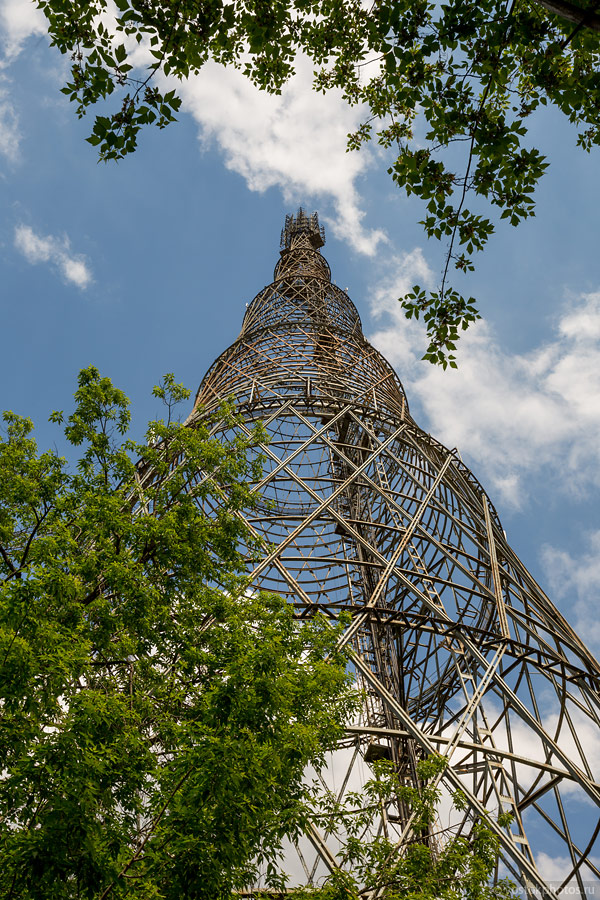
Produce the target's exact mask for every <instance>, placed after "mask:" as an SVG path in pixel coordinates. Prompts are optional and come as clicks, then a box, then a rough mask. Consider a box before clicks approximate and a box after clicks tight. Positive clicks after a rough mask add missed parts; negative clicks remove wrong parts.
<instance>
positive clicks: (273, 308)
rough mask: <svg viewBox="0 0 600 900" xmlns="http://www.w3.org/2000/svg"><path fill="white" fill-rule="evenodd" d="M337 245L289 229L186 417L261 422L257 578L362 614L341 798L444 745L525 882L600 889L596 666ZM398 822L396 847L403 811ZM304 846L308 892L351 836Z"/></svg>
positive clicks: (309, 607)
mask: <svg viewBox="0 0 600 900" xmlns="http://www.w3.org/2000/svg"><path fill="white" fill-rule="evenodd" d="M323 243H324V231H323V228H322V227H320V226H319V222H318V219H317V215H316V214H313V215H310V216H308V215H306V214H305V212H304V211H303V210H302V209H301V210H299V212H298V214H297V215H296V216H288V217H287V218H286V223H285V228H284V230H283V232H282V235H281V257H280V259H279V261H278V262H277V265H276V267H275V273H274V280H273V282H272V284H270V285H269V286H268V287H265V288H264V289H263V290H262V291H261V292H260V293H259V294H258V295H257V296H256V297H255V299H254V300H253V301H252V302H251V303H250V304H249V306H248V309H247V311H246V315H245V318H244V321H243V325H242V330H241V333H240V336H239V338H238V339H237V340H236V341H235V343H234V344H232V346H231V347H229V349H228V350H226V351H225V352H224V353H223V354H222V355H221V356H220V357H219V358H218V359H217V360H216V361H215V363H214V364H213V365H212V367H211V368H210V370H209V372H208V373H207V375H206V377H205V378H204V380H203V382H202V384H201V386H200V388H199V391H198V395H197V398H196V407H195V412H194V413H192V416H191V417H190V419H189V421H190V422H191V423H193V421H194V418H195V417H197V416H199V415H203V414H204V413H205V412H211V411H214V409H215V408H216V407H217V406H218V404H219V403H220V401H221V400H223V399H224V398H227V397H230V396H231V395H234V396H235V398H236V404H237V408H238V410H239V412H240V413H241V416H242V418H243V420H244V422H245V423H246V425H247V426H248V427H250V426H251V424H252V423H254V422H256V421H259V420H260V421H262V422H263V423H264V424H265V426H266V429H267V431H268V433H269V436H270V442H269V443H268V444H266V445H265V446H263V447H261V452H262V453H263V454H264V457H265V460H266V463H265V468H264V476H263V478H262V480H261V482H260V483H259V484H257V485H256V489H257V491H258V492H259V493H260V494H261V495H262V497H263V498H264V503H262V505H261V506H260V507H259V508H258V509H257V510H254V511H253V512H252V514H251V515H249V516H248V523H249V525H250V526H251V528H252V529H254V531H255V532H256V533H258V534H260V535H262V536H263V537H264V538H266V540H267V541H268V543H269V545H270V546H271V547H272V548H273V549H272V552H269V553H268V554H265V556H264V558H262V559H261V560H260V562H259V563H258V564H254V569H253V571H252V583H253V584H254V585H255V586H256V587H259V588H261V589H265V590H271V591H275V592H278V593H280V594H282V595H284V596H285V597H287V598H288V599H289V601H290V602H291V603H293V604H294V605H295V607H296V609H297V613H298V615H299V616H300V617H304V616H310V615H313V614H314V613H315V612H316V611H317V610H320V611H322V612H323V613H324V614H325V615H326V616H328V617H329V618H331V619H336V618H337V617H338V616H339V614H340V613H341V611H343V610H345V611H348V612H349V613H350V614H351V616H352V620H351V625H350V626H349V627H348V629H347V631H346V633H345V636H344V639H343V640H344V641H345V642H346V643H347V645H348V646H349V647H351V648H352V652H353V663H354V666H355V669H356V673H357V677H358V679H359V680H360V682H361V684H362V685H363V686H364V688H365V695H364V696H365V697H366V700H365V703H364V708H363V710H362V714H361V716H360V720H359V721H357V722H354V723H352V724H349V725H348V731H347V739H346V741H345V742H344V745H343V747H342V748H341V749H340V751H339V752H338V753H337V756H336V758H335V759H334V760H333V762H332V767H333V768H334V769H336V779H337V786H336V791H337V793H338V794H340V793H343V791H344V790H345V789H347V786H348V785H349V784H351V783H352V781H353V779H354V778H358V777H361V776H360V772H363V773H364V771H365V770H368V767H369V763H370V762H371V761H372V760H373V759H375V758H381V757H387V758H390V759H392V760H393V761H394V763H395V764H396V766H397V767H398V770H399V772H400V773H401V775H402V776H403V777H404V778H406V779H408V780H410V779H411V778H413V777H414V771H415V764H416V761H417V760H418V759H419V758H420V757H423V756H425V755H427V754H429V753H431V752H439V753H442V754H446V755H447V756H448V759H449V765H448V768H447V770H446V772H445V774H444V777H443V781H444V782H445V783H446V784H447V787H448V789H449V790H455V789H457V788H459V789H461V790H462V791H463V792H464V793H465V795H466V797H467V801H468V805H467V810H466V811H465V813H464V814H463V817H464V818H463V821H462V823H461V822H459V823H458V824H459V827H462V828H464V829H465V830H466V829H468V828H470V827H471V826H470V825H469V824H468V823H469V822H472V821H473V816H474V815H475V816H477V815H478V814H482V813H483V811H484V810H485V809H487V810H489V811H494V810H495V811H497V810H498V809H503V810H506V811H508V812H511V813H512V814H513V816H514V818H513V822H512V824H511V825H510V826H507V827H506V828H500V827H499V826H497V825H494V826H493V827H494V828H495V829H496V832H497V834H498V837H499V839H500V842H501V847H502V863H503V866H504V867H505V868H506V869H508V873H509V874H510V875H511V876H512V877H513V879H514V880H516V881H517V883H518V884H520V885H522V886H523V887H524V888H525V889H526V890H527V891H528V893H530V894H531V895H532V896H538V897H539V896H540V894H541V895H542V896H544V895H549V896H553V895H554V892H553V891H552V890H551V889H550V887H549V886H548V884H547V882H546V881H545V880H544V872H545V870H544V860H545V857H544V854H545V855H546V857H550V858H552V859H553V860H554V865H555V871H556V867H557V866H560V871H561V881H562V884H560V883H556V882H555V883H553V885H552V887H553V888H554V890H556V891H557V892H558V891H560V890H561V887H563V886H564V885H567V884H570V885H576V886H577V887H578V889H579V891H580V892H581V893H584V891H585V888H586V884H587V885H588V892H589V883H590V882H595V883H598V880H599V879H600V859H599V856H600V840H599V839H598V834H599V832H600V822H599V819H598V806H600V784H598V778H599V774H598V771H594V766H596V768H597V767H598V761H599V759H600V727H599V726H600V701H599V690H600V667H599V665H598V663H597V662H596V660H595V659H594V658H593V656H592V655H591V653H590V652H589V651H588V650H587V648H586V647H585V645H584V643H583V642H582V641H581V639H580V638H579V637H578V636H577V634H576V633H575V632H574V631H573V629H572V628H571V627H570V626H569V624H568V623H567V622H566V621H565V619H564V618H563V616H562V615H561V614H560V612H559V611H558V610H557V609H556V608H555V607H554V606H553V604H552V603H551V601H550V600H549V599H548V598H547V597H546V595H545V594H544V592H543V591H542V589H541V588H540V587H539V586H538V585H537V584H536V582H535V581H534V579H533V578H532V577H531V575H530V574H529V572H528V571H527V569H526V568H525V566H524V565H523V564H522V563H521V561H520V560H519V558H518V557H517V556H516V554H515V553H514V552H513V550H512V549H511V548H510V546H509V545H508V543H507V541H506V537H505V534H504V532H503V530H502V527H501V524H500V522H499V520H498V516H497V514H496V512H495V510H494V507H493V505H492V503H491V502H490V500H489V498H488V497H487V495H486V493H485V491H484V490H483V488H482V487H481V485H480V484H479V482H478V481H477V479H476V478H475V477H474V476H473V474H472V473H471V472H470V471H469V469H468V468H467V467H466V466H465V465H464V464H463V462H462V461H461V459H460V457H459V456H458V455H457V453H456V452H455V451H449V450H447V449H446V448H445V447H443V446H442V445H441V444H440V443H438V442H437V441H436V440H435V439H434V438H432V437H431V436H430V435H428V434H426V433H425V432H424V431H423V430H422V429H420V428H419V427H418V425H417V424H416V423H415V421H414V420H413V419H412V417H411V415H410V413H409V409H408V404H407V402H406V398H405V395H404V390H403V388H402V385H401V383H400V381H399V380H398V378H397V376H396V374H395V373H394V371H393V370H392V368H391V366H390V365H389V364H388V363H387V362H386V360H385V359H384V358H383V357H382V356H381V354H380V353H378V351H377V350H375V349H374V348H373V347H372V346H371V345H370V344H369V343H368V342H367V341H366V340H365V338H364V336H363V333H362V329H361V322H360V318H359V316H358V313H357V310H356V308H355V306H354V304H353V303H352V301H351V300H350V299H349V297H348V296H347V294H346V293H345V292H344V291H342V290H341V289H340V288H338V287H336V286H335V285H334V284H332V283H331V273H330V269H329V266H328V264H327V262H326V260H325V259H324V258H323V256H322V255H321V253H320V247H321V246H322V245H323ZM242 427H244V426H242ZM362 777H364V774H363V776H362ZM388 812H389V811H388ZM382 815H383V817H384V819H385V818H386V815H387V814H386V811H385V810H384V811H383V813H382ZM385 827H386V828H388V829H392V831H393V830H394V829H395V831H396V833H397V835H398V842H399V845H400V846H401V843H402V840H403V839H405V838H406V835H407V833H408V832H407V826H406V821H405V820H403V817H402V811H401V810H399V809H396V810H395V814H394V815H393V816H392V815H391V814H390V815H389V816H388V820H387V821H386V822H385ZM308 837H309V838H310V843H309V842H308V841H307V843H306V846H304V845H303V846H302V847H300V846H298V847H297V848H296V850H297V851H298V854H299V856H298V859H299V862H298V863H297V869H295V870H294V871H296V872H300V873H301V878H302V879H304V880H305V881H308V882H309V883H310V882H311V881H315V880H316V879H318V878H319V876H320V875H322V874H323V872H325V871H326V870H327V869H331V868H332V867H333V866H335V865H336V864H337V863H336V859H335V853H336V849H337V847H339V844H338V843H336V839H335V836H331V835H324V834H320V833H319V832H318V830H317V829H316V828H312V829H311V831H310V834H309V835H308ZM546 862H547V860H546ZM292 868H293V866H292ZM554 877H555V876H554Z"/></svg>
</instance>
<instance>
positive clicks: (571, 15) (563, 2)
mask: <svg viewBox="0 0 600 900" xmlns="http://www.w3.org/2000/svg"><path fill="white" fill-rule="evenodd" d="M533 2H534V3H537V4H538V6H543V7H544V9H547V10H548V12H551V13H554V14H555V15H557V16H560V17H561V19H567V21H568V22H575V24H576V25H581V26H582V27H583V28H591V29H592V30H593V31H600V16H599V15H598V14H597V13H595V12H594V10H593V9H591V10H588V9H583V8H582V7H581V6H576V5H575V4H574V3H569V2H568V0H533Z"/></svg>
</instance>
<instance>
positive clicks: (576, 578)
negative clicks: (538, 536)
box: [541, 531, 600, 650]
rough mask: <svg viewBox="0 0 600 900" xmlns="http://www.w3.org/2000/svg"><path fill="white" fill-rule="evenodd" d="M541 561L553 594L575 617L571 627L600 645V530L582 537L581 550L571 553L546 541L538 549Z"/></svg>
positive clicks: (599, 646) (592, 642)
mask: <svg viewBox="0 0 600 900" xmlns="http://www.w3.org/2000/svg"><path fill="white" fill-rule="evenodd" d="M541 556H542V564H543V565H544V569H545V575H546V578H547V580H548V582H549V584H550V587H551V588H552V591H553V593H554V595H556V596H557V597H558V598H559V599H561V600H564V601H565V603H564V604H563V605H564V606H565V607H567V608H568V609H569V610H570V611H571V613H570V615H571V617H573V618H574V619H575V630H576V631H577V632H578V633H579V634H585V640H586V643H587V644H589V645H592V646H594V647H595V649H596V650H598V648H600V617H599V615H598V611H599V606H600V602H599V601H600V531H592V532H590V533H588V535H587V537H586V546H584V549H583V550H582V552H581V553H580V554H579V555H577V556H573V555H571V554H570V553H568V552H566V551H565V550H560V549H559V548H557V547H553V546H551V545H550V544H546V545H545V546H544V547H543V548H542V554H541Z"/></svg>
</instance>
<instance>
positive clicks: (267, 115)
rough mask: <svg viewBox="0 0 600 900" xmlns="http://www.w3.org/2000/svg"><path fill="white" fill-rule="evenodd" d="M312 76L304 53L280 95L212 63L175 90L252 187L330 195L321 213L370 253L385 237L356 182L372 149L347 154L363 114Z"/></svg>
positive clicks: (293, 197) (297, 195) (304, 196)
mask: <svg viewBox="0 0 600 900" xmlns="http://www.w3.org/2000/svg"><path fill="white" fill-rule="evenodd" d="M311 81H312V69H311V65H310V63H309V62H308V61H307V60H304V59H300V60H299V61H298V73H297V75H296V76H295V77H294V78H292V79H291V81H290V82H289V83H288V84H287V85H286V86H285V87H284V89H283V91H282V93H281V94H280V95H278V96H271V95H269V94H267V93H265V92H264V91H260V90H258V88H256V87H255V86H254V85H253V84H252V83H251V82H250V81H249V80H248V79H247V78H245V77H244V76H243V75H242V74H241V73H240V72H239V71H237V70H235V69H232V68H224V67H222V66H220V65H217V64H216V63H208V64H207V65H206V66H205V67H204V68H203V70H202V72H201V73H200V74H199V75H198V76H197V77H195V78H192V79H190V80H189V81H187V82H184V83H183V84H181V85H179V84H177V89H178V90H179V92H180V94H181V96H182V97H183V101H184V106H183V108H184V109H185V110H186V111H187V112H189V113H191V115H192V116H193V117H194V119H195V120H196V121H197V122H198V124H199V126H200V136H201V139H202V140H203V141H205V142H208V141H211V140H214V141H216V143H217V144H218V146H219V148H220V150H221V151H222V153H223V155H224V157H225V165H226V166H227V167H228V168H229V169H231V170H232V171H234V172H237V173H238V174H240V175H242V177H243V178H244V179H245V180H246V184H247V185H248V187H249V188H250V190H252V191H265V190H267V189H268V188H270V187H278V188H279V189H280V190H281V191H282V193H283V195H284V198H285V200H286V202H288V203H297V202H303V203H306V202H308V200H309V199H311V200H314V201H315V202H316V201H319V202H320V203H321V204H322V203H323V202H327V201H329V202H330V203H332V204H333V214H331V215H329V216H328V215H324V216H323V219H324V221H325V222H326V223H327V224H328V226H329V227H330V228H331V230H332V232H333V233H334V234H335V235H337V236H339V237H341V238H344V239H346V240H347V241H349V242H350V244H351V246H352V247H353V248H354V249H355V250H357V251H359V252H360V253H365V254H367V255H370V256H372V255H373V254H374V253H375V251H376V249H377V246H378V245H379V244H380V243H381V242H382V241H385V240H386V237H385V234H384V232H382V231H380V230H368V229H365V227H364V226H363V224H362V220H363V218H364V211H363V210H362V209H361V200H360V195H359V191H358V188H357V181H358V180H359V178H360V177H361V175H363V174H364V173H365V171H366V170H367V168H368V166H369V164H370V162H371V159H372V155H371V154H370V153H369V151H368V150H362V151H361V152H353V153H347V152H346V142H347V135H348V133H349V132H351V131H354V130H355V129H356V127H357V126H358V124H359V122H360V121H361V119H362V115H363V112H362V110H361V109H360V108H357V107H349V106H348V104H347V103H345V102H344V101H343V100H342V99H341V96H340V94H339V92H335V91H331V92H328V93H327V94H325V95H322V94H317V93H316V92H314V91H313V90H312V88H311Z"/></svg>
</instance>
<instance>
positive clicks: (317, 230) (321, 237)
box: [280, 207, 325, 250]
mask: <svg viewBox="0 0 600 900" xmlns="http://www.w3.org/2000/svg"><path fill="white" fill-rule="evenodd" d="M296 234H306V235H308V237H309V240H310V242H311V244H312V245H313V247H314V248H315V250H318V249H319V247H322V246H323V244H324V243H325V229H324V228H323V226H322V225H319V216H318V215H317V213H316V212H314V213H312V214H311V215H310V216H309V215H307V214H306V212H305V210H304V209H302V207H300V208H299V210H298V212H297V213H296V215H295V216H293V215H292V216H286V217H285V225H284V227H283V230H282V232H281V244H280V246H281V249H282V250H289V249H290V247H291V245H292V237H293V236H294V235H296Z"/></svg>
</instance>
